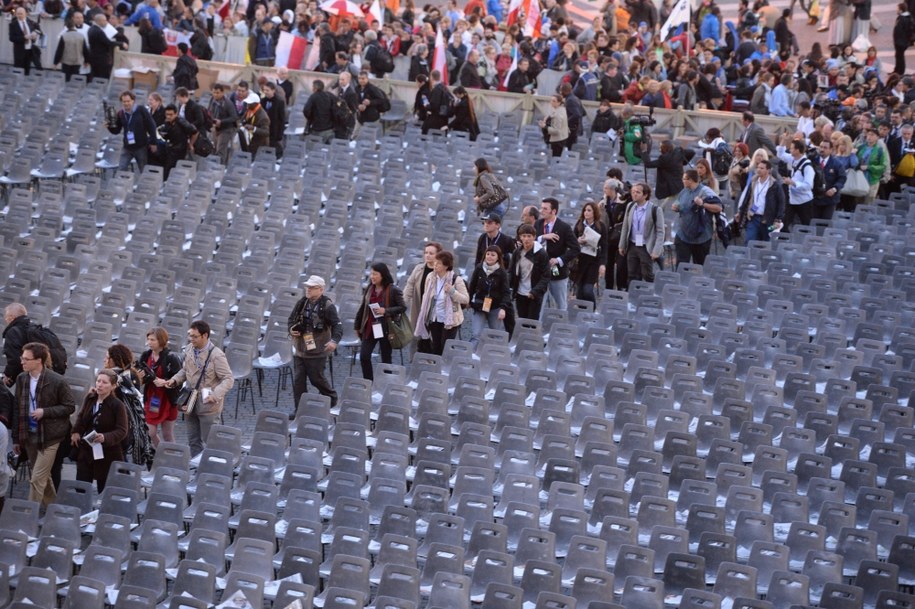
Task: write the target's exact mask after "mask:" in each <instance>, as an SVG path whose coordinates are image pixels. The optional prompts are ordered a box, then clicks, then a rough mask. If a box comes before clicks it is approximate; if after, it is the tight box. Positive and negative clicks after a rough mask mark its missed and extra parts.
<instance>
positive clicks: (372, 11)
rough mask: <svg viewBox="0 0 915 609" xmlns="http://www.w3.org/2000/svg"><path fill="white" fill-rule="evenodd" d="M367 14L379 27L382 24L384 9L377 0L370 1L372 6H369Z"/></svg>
mask: <svg viewBox="0 0 915 609" xmlns="http://www.w3.org/2000/svg"><path fill="white" fill-rule="evenodd" d="M369 15H371V16H372V17H374V18H375V20H376V21H377V22H378V26H379V27H380V26H382V25H384V9H383V8H382V7H381V2H379V1H378V0H375V1H374V2H372V6H371V7H370V8H369Z"/></svg>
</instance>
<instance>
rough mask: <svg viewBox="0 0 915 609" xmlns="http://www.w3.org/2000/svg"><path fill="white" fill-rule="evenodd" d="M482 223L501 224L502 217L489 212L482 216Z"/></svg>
mask: <svg viewBox="0 0 915 609" xmlns="http://www.w3.org/2000/svg"><path fill="white" fill-rule="evenodd" d="M483 222H496V223H498V224H502V216H500V215H499V214H496V213H493V212H491V211H490V212H487V213H485V214H483Z"/></svg>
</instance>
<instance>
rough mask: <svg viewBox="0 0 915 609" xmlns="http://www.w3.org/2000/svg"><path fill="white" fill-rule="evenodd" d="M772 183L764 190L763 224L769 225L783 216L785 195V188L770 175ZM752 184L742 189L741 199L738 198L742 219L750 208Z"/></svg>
mask: <svg viewBox="0 0 915 609" xmlns="http://www.w3.org/2000/svg"><path fill="white" fill-rule="evenodd" d="M770 179H772V180H773V184H771V185H770V186H769V190H767V191H766V208H765V210H764V211H763V224H765V225H766V226H771V225H772V224H774V223H775V221H776V220H782V219H783V218H784V217H785V205H786V200H787V198H788V197H787V195H786V194H785V189H784V188H782V187H781V186H780V185H779V184H777V183H775V181H776V179H775V178H774V176H773V177H771V178H770ZM752 191H753V184H752V183H751V184H750V185H749V186H748V187H747V188H746V189H745V191H744V196H743V199H741V200H740V207H738V209H739V211H738V212H737V213H739V214H740V215H741V216H742V217H743V218H744V219H746V217H747V211H748V210H749V209H750V205H751V204H752V202H753V201H752V199H753V192H752Z"/></svg>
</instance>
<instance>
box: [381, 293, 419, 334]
mask: <svg viewBox="0 0 915 609" xmlns="http://www.w3.org/2000/svg"><path fill="white" fill-rule="evenodd" d="M389 306H391V286H388V287H387V290H386V292H385V308H387V307H389ZM388 342H389V343H391V347H393V348H394V349H403V348H404V347H406V346H407V345H409V344H410V343H411V342H413V324H412V323H410V318H409V317H408V316H407V315H406V314H405V313H401V314H400V315H396V316H392V317H391V318H390V319H389V320H388Z"/></svg>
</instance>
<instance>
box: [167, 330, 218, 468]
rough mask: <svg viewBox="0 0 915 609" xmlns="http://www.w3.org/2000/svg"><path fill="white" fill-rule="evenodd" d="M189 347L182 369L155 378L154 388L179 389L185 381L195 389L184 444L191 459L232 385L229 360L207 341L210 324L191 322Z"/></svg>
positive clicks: (188, 413) (199, 447)
mask: <svg viewBox="0 0 915 609" xmlns="http://www.w3.org/2000/svg"><path fill="white" fill-rule="evenodd" d="M187 339H188V342H189V343H190V344H188V346H187V347H186V348H185V349H184V367H183V368H181V370H179V371H178V374H176V375H175V376H173V377H172V378H170V379H169V380H167V381H166V380H164V379H156V380H155V381H153V383H155V385H156V386H157V387H169V388H172V387H180V386H181V385H182V384H184V383H185V382H186V383H187V384H188V386H189V387H190V388H191V389H196V390H197V399H196V401H195V402H194V403H193V404H192V405H191V409H190V411H189V412H188V407H187V406H184V407H182V409H181V410H182V411H183V412H185V413H186V419H185V420H186V421H187V442H188V444H189V445H190V447H191V456H194V455H197V454H199V453H201V452H203V449H204V448H206V438H207V436H209V435H210V428H211V427H212V426H213V425H214V424H215V423H217V422H218V421H219V415H220V414H222V408H223V401H224V400H225V398H226V394H227V393H229V390H230V389H232V385H234V384H235V379H234V378H233V377H232V369H231V368H229V360H228V359H226V354H225V353H223V351H222V349H220V348H219V347H217V346H216V345H214V344H213V343H212V342H210V324H208V323H207V322H205V321H203V320H199V319H198V320H197V321H193V322H191V327H190V329H189V330H188V331H187Z"/></svg>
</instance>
